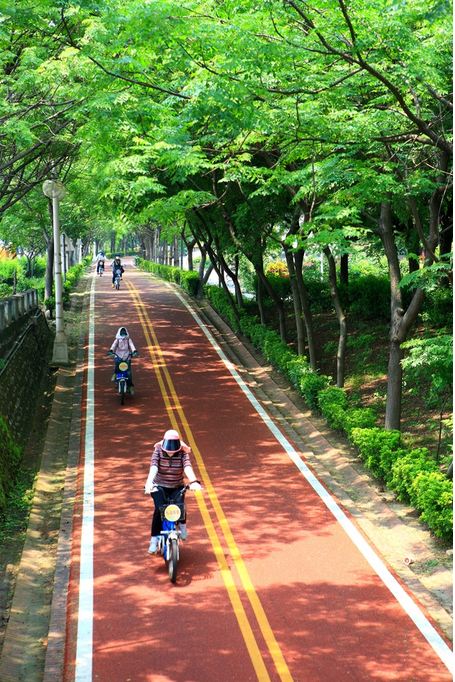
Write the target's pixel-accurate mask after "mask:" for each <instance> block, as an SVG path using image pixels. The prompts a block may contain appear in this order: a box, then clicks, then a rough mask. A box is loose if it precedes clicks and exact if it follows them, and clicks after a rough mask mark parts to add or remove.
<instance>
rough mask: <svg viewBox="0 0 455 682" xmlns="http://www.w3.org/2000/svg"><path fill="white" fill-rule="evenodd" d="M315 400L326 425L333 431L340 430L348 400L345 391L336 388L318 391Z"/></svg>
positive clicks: (331, 387)
mask: <svg viewBox="0 0 455 682" xmlns="http://www.w3.org/2000/svg"><path fill="white" fill-rule="evenodd" d="M316 400H317V403H318V406H319V409H320V410H321V412H322V415H323V416H324V417H325V419H326V420H327V423H328V425H329V426H331V427H332V428H333V429H339V430H342V429H343V428H344V418H345V413H346V409H347V406H348V398H347V395H346V393H345V391H344V390H343V389H342V388H337V387H336V386H329V387H328V388H324V389H322V391H319V393H318V394H317V397H316Z"/></svg>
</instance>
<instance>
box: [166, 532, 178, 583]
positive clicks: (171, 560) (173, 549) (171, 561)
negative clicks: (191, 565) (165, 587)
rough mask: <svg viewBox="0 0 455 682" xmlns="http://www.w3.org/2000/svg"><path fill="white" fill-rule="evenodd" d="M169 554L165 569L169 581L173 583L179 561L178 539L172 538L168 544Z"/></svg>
mask: <svg viewBox="0 0 455 682" xmlns="http://www.w3.org/2000/svg"><path fill="white" fill-rule="evenodd" d="M168 550H169V556H168V564H167V569H168V572H169V579H170V581H171V583H175V581H176V580H177V567H178V563H179V543H178V540H176V539H175V538H172V539H171V540H170V541H169V545H168Z"/></svg>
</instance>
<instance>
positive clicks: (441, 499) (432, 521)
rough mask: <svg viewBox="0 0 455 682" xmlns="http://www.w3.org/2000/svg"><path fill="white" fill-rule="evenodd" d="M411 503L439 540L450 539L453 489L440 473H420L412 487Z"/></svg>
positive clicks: (450, 482)
mask: <svg viewBox="0 0 455 682" xmlns="http://www.w3.org/2000/svg"><path fill="white" fill-rule="evenodd" d="M410 497H411V502H414V504H415V506H416V507H417V509H418V510H419V511H421V512H422V513H421V515H420V518H421V519H422V521H425V523H427V524H428V526H429V527H430V528H431V530H432V531H433V532H434V534H435V535H436V536H437V537H439V538H444V539H447V540H448V539H450V537H451V535H452V528H453V487H452V481H449V480H448V479H447V478H446V476H444V474H442V473H441V472H440V471H420V472H419V473H418V474H417V476H416V477H415V479H414V481H413V482H412V485H411V494H410Z"/></svg>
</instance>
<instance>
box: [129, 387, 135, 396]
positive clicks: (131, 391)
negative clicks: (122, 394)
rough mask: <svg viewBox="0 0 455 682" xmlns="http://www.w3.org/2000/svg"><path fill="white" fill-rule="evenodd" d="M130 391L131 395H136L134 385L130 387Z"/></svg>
mask: <svg viewBox="0 0 455 682" xmlns="http://www.w3.org/2000/svg"><path fill="white" fill-rule="evenodd" d="M128 392H129V394H130V395H134V388H133V387H132V386H130V387H129V389H128Z"/></svg>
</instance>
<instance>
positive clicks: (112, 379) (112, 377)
mask: <svg viewBox="0 0 455 682" xmlns="http://www.w3.org/2000/svg"><path fill="white" fill-rule="evenodd" d="M111 381H115V372H114V374H113V375H112V376H111Z"/></svg>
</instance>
